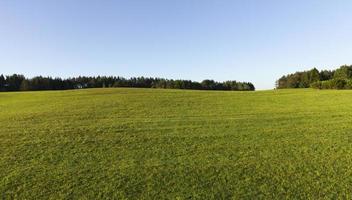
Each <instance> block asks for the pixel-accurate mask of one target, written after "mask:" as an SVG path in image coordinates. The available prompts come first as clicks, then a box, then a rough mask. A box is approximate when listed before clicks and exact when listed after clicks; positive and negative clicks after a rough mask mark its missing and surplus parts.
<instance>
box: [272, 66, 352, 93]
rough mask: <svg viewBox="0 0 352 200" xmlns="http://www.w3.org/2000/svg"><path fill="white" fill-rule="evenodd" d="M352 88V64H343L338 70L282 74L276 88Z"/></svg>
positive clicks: (313, 70)
mask: <svg viewBox="0 0 352 200" xmlns="http://www.w3.org/2000/svg"><path fill="white" fill-rule="evenodd" d="M309 87H311V88H316V89H352V65H350V66H348V65H343V66H341V67H340V68H338V69H336V70H322V71H320V72H319V71H318V70H317V69H316V68H313V69H311V70H309V71H303V72H296V73H293V74H288V75H285V76H282V77H281V78H280V79H279V80H277V81H276V88H277V89H283V88H309Z"/></svg>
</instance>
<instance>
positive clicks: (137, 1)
mask: <svg viewBox="0 0 352 200" xmlns="http://www.w3.org/2000/svg"><path fill="white" fill-rule="evenodd" d="M351 10H352V1H347V0H345V1H344V0H336V1H331V0H316V1H314V0H295V1H282V0H277V1H274V0H266V1H262V0H238V1H236V0H124V1H122V0H121V1H119V0H115V1H109V0H104V1H101V0H94V1H93V0H60V1H58V0H30V1H29V0H22V1H19V0H1V1H0V73H4V74H12V73H21V74H24V75H26V76H35V75H51V76H61V77H69V76H77V75H121V76H125V77H130V76H152V77H165V78H182V79H192V80H197V81H200V80H202V79H206V78H210V79H215V80H218V81H224V80H239V81H251V82H253V83H254V84H255V86H256V87H257V88H258V89H270V88H273V87H274V82H275V80H276V79H277V78H279V77H280V76H281V75H283V74H286V73H289V72H295V71H297V70H303V69H310V68H312V67H317V68H318V69H333V68H335V67H338V66H340V65H342V64H351V63H352V12H351Z"/></svg>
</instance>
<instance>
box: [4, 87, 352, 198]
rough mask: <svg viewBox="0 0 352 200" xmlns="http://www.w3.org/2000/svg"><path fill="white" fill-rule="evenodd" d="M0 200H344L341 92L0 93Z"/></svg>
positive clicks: (348, 164)
mask: <svg viewBox="0 0 352 200" xmlns="http://www.w3.org/2000/svg"><path fill="white" fill-rule="evenodd" d="M0 111H1V112H0V195H1V196H0V198H3V199H12V198H18V199H48V198H50V199H108V198H112V199H125V198H126V199H189V198H192V199H193V198H194V199H231V198H234V199H254V198H255V199H258V198H267V199H282V198H302V199H307V198H314V199H319V198H323V197H325V198H347V199H350V198H352V197H351V194H352V91H337V90H324V91H320V90H311V89H307V90H277V91H257V92H219V91H187V90H157V89H89V90H75V91H48V92H25V93H0Z"/></svg>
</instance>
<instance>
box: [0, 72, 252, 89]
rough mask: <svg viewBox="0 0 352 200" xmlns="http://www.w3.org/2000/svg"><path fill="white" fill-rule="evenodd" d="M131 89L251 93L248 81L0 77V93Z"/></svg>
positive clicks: (107, 77) (117, 77)
mask: <svg viewBox="0 0 352 200" xmlns="http://www.w3.org/2000/svg"><path fill="white" fill-rule="evenodd" d="M106 87H109V88H111V87H132V88H165V89H194V90H234V91H254V90H255V87H254V85H253V84H252V83H250V82H237V81H225V82H217V81H214V80H203V81H202V82H196V81H191V80H173V79H164V78H146V77H133V78H129V79H126V78H123V77H119V76H96V77H95V76H89V77H88V76H79V77H74V78H67V79H62V78H52V77H43V76H36V77H33V78H26V77H25V76H24V75H19V74H13V75H6V76H5V75H0V92H5V91H37V90H68V89H83V88H106Z"/></svg>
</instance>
